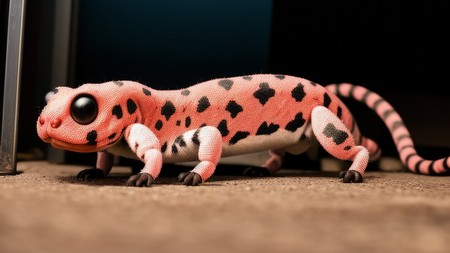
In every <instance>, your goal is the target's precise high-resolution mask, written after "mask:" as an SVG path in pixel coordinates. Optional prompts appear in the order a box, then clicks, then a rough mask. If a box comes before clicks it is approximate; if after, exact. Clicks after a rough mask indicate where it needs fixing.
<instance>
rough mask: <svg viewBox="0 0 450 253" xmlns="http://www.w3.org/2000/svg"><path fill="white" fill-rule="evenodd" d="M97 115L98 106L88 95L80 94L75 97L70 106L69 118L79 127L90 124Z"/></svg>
mask: <svg viewBox="0 0 450 253" xmlns="http://www.w3.org/2000/svg"><path fill="white" fill-rule="evenodd" d="M97 114H98V106H97V101H95V98H94V97H93V96H91V95H88V94H80V95H78V96H76V97H75V99H74V100H73V102H72V105H71V106H70V116H71V117H72V119H73V120H75V122H77V123H78V124H81V125H87V124H90V123H92V122H93V121H94V120H95V119H96V118H97Z"/></svg>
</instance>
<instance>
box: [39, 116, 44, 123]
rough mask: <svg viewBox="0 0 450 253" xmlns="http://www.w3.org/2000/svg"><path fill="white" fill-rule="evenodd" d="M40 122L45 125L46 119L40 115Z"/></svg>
mask: <svg viewBox="0 0 450 253" xmlns="http://www.w3.org/2000/svg"><path fill="white" fill-rule="evenodd" d="M39 124H41V125H44V124H45V119H44V118H43V117H39Z"/></svg>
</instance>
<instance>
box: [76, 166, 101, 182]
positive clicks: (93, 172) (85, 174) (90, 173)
mask: <svg viewBox="0 0 450 253" xmlns="http://www.w3.org/2000/svg"><path fill="white" fill-rule="evenodd" d="M102 177H105V174H104V173H103V170H101V169H97V168H91V169H85V170H82V171H80V172H78V174H77V179H78V180H90V179H98V178H102Z"/></svg>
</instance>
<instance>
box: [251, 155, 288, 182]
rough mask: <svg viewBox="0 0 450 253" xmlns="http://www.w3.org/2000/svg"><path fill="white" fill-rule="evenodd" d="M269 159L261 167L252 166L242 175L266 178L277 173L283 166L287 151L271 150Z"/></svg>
mask: <svg viewBox="0 0 450 253" xmlns="http://www.w3.org/2000/svg"><path fill="white" fill-rule="evenodd" d="M268 152H269V158H268V159H267V160H266V161H265V162H264V163H263V164H262V165H261V166H250V167H248V168H246V169H245V170H244V172H243V173H242V174H243V175H244V176H248V177H266V176H269V175H272V174H274V173H275V172H277V171H278V170H279V169H280V168H281V166H282V165H283V161H284V156H285V154H286V151H285V150H284V149H280V150H269V151H268Z"/></svg>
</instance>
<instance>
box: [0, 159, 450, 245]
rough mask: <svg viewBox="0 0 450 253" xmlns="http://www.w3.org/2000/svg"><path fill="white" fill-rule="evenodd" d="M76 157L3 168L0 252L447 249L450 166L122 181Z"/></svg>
mask: <svg viewBox="0 0 450 253" xmlns="http://www.w3.org/2000/svg"><path fill="white" fill-rule="evenodd" d="M83 168H84V167H80V166H68V165H53V164H48V163H46V162H43V161H37V162H20V163H19V164H18V170H19V171H21V172H22V173H21V174H19V175H15V176H0V231H1V235H0V252H1V253H12V252H33V253H35V252H36V253H38V252H45V253H52V252H57V253H64V252H80V253H88V252H96V253H101V252H105V253H115V252H127V253H133V252H155V253H156V252H157V253H160V252H185V253H189V252H227V253H232V252H333V253H335V252H383V253H384V252H408V253H412V252H426V253H433V252H446V253H448V252H450V177H429V176H419V175H414V174H412V173H407V172H404V173H394V172H367V173H366V177H365V181H364V183H362V184H343V183H341V182H340V180H338V179H337V178H336V173H331V172H327V173H325V172H301V171H292V170H285V171H280V173H278V174H277V176H275V177H269V178H256V179H252V178H244V177H233V176H214V177H213V178H212V179H211V180H210V181H209V182H206V183H204V184H203V185H201V186H199V187H186V186H183V185H180V184H178V183H176V181H175V178H173V177H163V178H159V179H158V180H157V181H156V183H155V185H153V186H152V187H151V188H131V187H124V184H125V182H126V180H127V178H128V176H129V173H130V170H129V169H128V168H123V167H115V168H114V169H113V171H112V174H111V175H110V176H109V177H108V178H106V179H103V180H98V181H95V182H91V183H85V182H79V181H77V180H75V179H74V176H75V175H76V174H77V172H78V171H79V170H81V169H83Z"/></svg>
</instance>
